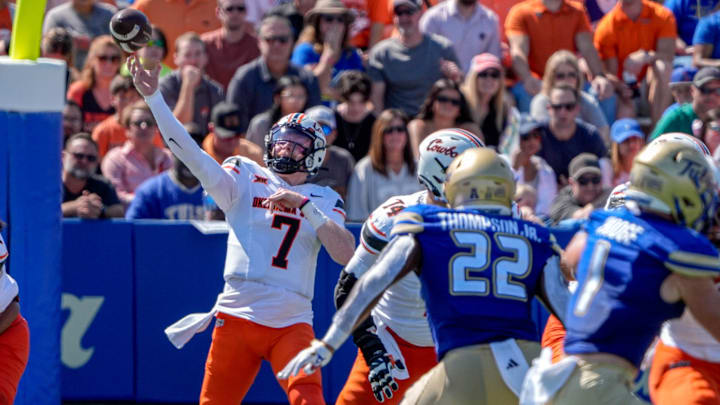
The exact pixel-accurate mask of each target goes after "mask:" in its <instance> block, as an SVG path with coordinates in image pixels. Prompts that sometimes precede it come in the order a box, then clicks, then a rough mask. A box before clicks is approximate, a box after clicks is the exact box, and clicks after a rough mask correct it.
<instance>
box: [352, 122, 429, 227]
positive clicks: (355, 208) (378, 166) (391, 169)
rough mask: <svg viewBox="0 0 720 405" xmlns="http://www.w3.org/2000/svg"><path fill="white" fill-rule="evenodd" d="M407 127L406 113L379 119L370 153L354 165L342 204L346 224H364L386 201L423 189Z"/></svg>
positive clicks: (374, 129)
mask: <svg viewBox="0 0 720 405" xmlns="http://www.w3.org/2000/svg"><path fill="white" fill-rule="evenodd" d="M407 123H408V118H407V116H406V115H405V113H403V112H402V111H400V110H397V109H394V108H391V109H387V110H385V111H383V112H382V113H380V115H379V116H378V118H377V120H376V121H375V124H374V125H373V129H372V135H371V137H370V151H369V152H368V155H367V156H365V157H364V158H362V159H360V161H359V162H357V164H356V165H355V170H354V171H353V175H352V177H350V184H349V185H348V195H347V199H346V200H345V205H346V206H347V219H348V221H354V222H363V221H365V220H366V219H367V217H368V216H369V215H370V213H371V212H372V210H374V209H375V208H376V207H378V206H379V205H380V204H382V203H383V202H385V201H386V200H387V199H388V198H390V197H392V196H394V195H405V194H412V193H414V192H416V191H420V190H422V189H423V187H422V186H421V185H420V183H418V181H417V177H416V175H415V169H416V166H415V158H414V157H413V152H412V150H411V148H410V142H409V138H408V132H407Z"/></svg>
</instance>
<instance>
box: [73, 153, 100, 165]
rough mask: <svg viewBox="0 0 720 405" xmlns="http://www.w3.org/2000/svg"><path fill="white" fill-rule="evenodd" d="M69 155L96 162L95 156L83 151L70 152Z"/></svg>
mask: <svg viewBox="0 0 720 405" xmlns="http://www.w3.org/2000/svg"><path fill="white" fill-rule="evenodd" d="M71 155H72V156H73V157H74V158H75V159H77V160H83V159H85V160H87V161H88V162H90V163H93V162H97V156H95V155H89V154H85V153H71Z"/></svg>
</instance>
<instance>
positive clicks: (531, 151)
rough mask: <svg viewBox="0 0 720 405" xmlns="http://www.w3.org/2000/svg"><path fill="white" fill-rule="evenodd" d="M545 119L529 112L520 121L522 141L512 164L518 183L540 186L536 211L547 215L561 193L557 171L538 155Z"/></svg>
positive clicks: (535, 187) (534, 208)
mask: <svg viewBox="0 0 720 405" xmlns="http://www.w3.org/2000/svg"><path fill="white" fill-rule="evenodd" d="M541 127H542V123H541V122H539V121H536V120H534V119H532V118H530V117H529V116H523V119H522V120H521V121H520V128H519V131H520V142H519V146H518V148H517V149H516V151H515V152H514V153H513V154H512V157H511V161H512V168H513V171H514V172H515V175H516V176H517V184H518V186H520V185H526V186H530V187H532V188H533V189H534V190H536V193H535V203H534V204H533V205H532V213H533V214H534V215H538V216H541V217H547V215H548V214H549V213H550V205H551V204H552V202H553V199H554V198H555V195H556V194H557V181H556V180H555V172H554V171H553V169H552V167H550V165H548V164H547V162H546V161H545V160H544V159H543V158H541V157H540V156H538V155H537V153H538V152H539V151H540V147H541V139H542V136H543V134H542V132H541V131H540V128H541Z"/></svg>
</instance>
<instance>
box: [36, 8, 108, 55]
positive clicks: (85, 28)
mask: <svg viewBox="0 0 720 405" xmlns="http://www.w3.org/2000/svg"><path fill="white" fill-rule="evenodd" d="M116 11H117V9H116V8H115V7H114V6H111V5H109V4H105V3H98V2H97V1H96V0H71V1H69V2H68V3H65V4H61V5H59V6H57V7H55V8H53V9H52V10H49V11H48V13H47V15H46V16H45V22H44V23H43V33H44V34H47V33H48V31H50V30H51V29H53V28H56V27H61V28H65V29H66V30H67V32H69V33H70V35H71V36H72V38H73V50H74V51H75V55H74V57H73V60H74V61H75V68H77V69H80V68H81V67H83V66H85V59H86V58H87V56H88V53H89V52H91V51H92V49H91V47H92V42H94V40H95V38H97V37H100V36H102V35H109V34H110V19H111V18H112V16H113V14H115V12H116Z"/></svg>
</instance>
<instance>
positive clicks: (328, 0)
mask: <svg viewBox="0 0 720 405" xmlns="http://www.w3.org/2000/svg"><path fill="white" fill-rule="evenodd" d="M306 18H307V22H308V23H307V24H306V25H305V28H304V29H303V32H302V33H301V34H300V38H299V39H298V44H297V46H295V50H294V51H293V54H292V58H291V59H290V61H291V62H292V63H294V64H296V65H298V66H303V67H305V68H308V69H310V70H311V71H312V72H313V74H314V75H315V77H316V78H317V80H318V85H319V86H320V92H321V93H322V95H323V96H324V97H325V98H327V99H334V98H335V97H334V92H333V90H332V88H331V87H330V82H331V80H332V79H334V78H335V77H336V76H337V75H338V74H339V73H340V72H342V71H344V70H364V69H365V68H364V67H363V61H362V56H361V55H360V52H359V51H358V50H357V49H356V48H355V47H353V46H352V45H350V23H351V22H352V20H353V15H352V14H351V12H350V9H348V8H347V7H345V5H344V4H343V2H342V1H340V0H319V1H318V3H317V4H316V5H315V7H313V9H312V10H310V12H309V13H308V14H307V17H306Z"/></svg>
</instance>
